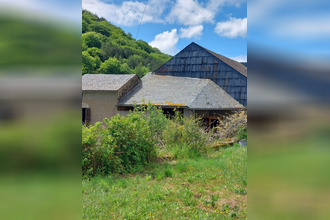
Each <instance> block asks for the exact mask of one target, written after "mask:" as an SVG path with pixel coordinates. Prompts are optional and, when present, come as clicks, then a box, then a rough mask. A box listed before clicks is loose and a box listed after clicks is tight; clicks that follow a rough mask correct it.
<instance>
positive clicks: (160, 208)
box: [82, 147, 247, 219]
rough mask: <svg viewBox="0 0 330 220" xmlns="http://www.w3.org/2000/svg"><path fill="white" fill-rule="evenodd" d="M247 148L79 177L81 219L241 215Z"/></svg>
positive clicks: (244, 211)
mask: <svg viewBox="0 0 330 220" xmlns="http://www.w3.org/2000/svg"><path fill="white" fill-rule="evenodd" d="M246 170H247V148H243V147H229V148H221V149H220V150H219V151H213V152H209V153H208V155H207V156H203V157H197V158H193V159H179V160H176V161H171V162H164V163H151V164H149V165H148V166H147V167H146V168H145V169H144V171H143V172H141V173H138V174H134V175H126V176H122V175H109V176H106V177H101V176H97V177H93V178H90V179H87V178H84V179H83V183H82V188H83V190H82V194H83V218H84V219H246V218H247V195H246V193H247V190H246V188H247V174H246Z"/></svg>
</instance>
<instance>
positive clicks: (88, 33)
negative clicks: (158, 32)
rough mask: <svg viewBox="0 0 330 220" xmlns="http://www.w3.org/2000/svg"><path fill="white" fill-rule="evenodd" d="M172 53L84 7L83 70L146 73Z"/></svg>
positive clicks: (159, 64) (140, 74) (104, 72)
mask: <svg viewBox="0 0 330 220" xmlns="http://www.w3.org/2000/svg"><path fill="white" fill-rule="evenodd" d="M170 58H171V56H169V55H167V54H163V53H161V52H160V51H159V49H157V48H153V47H151V46H150V45H149V44H148V43H147V42H145V41H142V40H135V39H134V38H132V36H131V34H130V33H125V31H123V30H122V29H121V28H119V27H117V26H115V25H113V24H111V23H109V22H108V21H107V20H106V19H104V18H100V17H98V16H97V15H95V14H92V13H91V12H89V11H86V10H83V11H82V74H95V73H102V74H136V75H138V76H139V77H143V76H144V75H145V74H146V73H148V72H151V71H154V70H156V69H157V68H158V67H160V66H161V65H162V64H163V63H165V62H166V61H168V60H169V59H170Z"/></svg>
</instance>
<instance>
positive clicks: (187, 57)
mask: <svg viewBox="0 0 330 220" xmlns="http://www.w3.org/2000/svg"><path fill="white" fill-rule="evenodd" d="M154 74H156V75H167V76H178V77H191V78H200V79H211V80H212V81H213V82H215V83H216V84H217V85H218V86H220V88H222V89H223V90H224V91H225V92H226V93H228V94H229V95H230V96H231V97H232V98H234V99H235V100H237V101H238V102H239V103H240V104H242V105H244V106H247V67H246V66H245V65H243V64H241V63H239V62H237V61H235V60H232V59H229V58H227V57H225V56H222V55H220V54H217V53H215V52H213V51H210V50H208V49H206V48H204V47H202V46H200V45H198V44H196V43H194V42H192V43H190V44H189V45H188V46H186V47H185V48H184V49H183V50H181V51H180V52H179V53H178V54H176V55H175V56H174V57H172V58H171V59H170V60H169V61H167V62H166V63H164V64H163V65H162V66H160V67H159V68H158V69H157V70H155V71H154Z"/></svg>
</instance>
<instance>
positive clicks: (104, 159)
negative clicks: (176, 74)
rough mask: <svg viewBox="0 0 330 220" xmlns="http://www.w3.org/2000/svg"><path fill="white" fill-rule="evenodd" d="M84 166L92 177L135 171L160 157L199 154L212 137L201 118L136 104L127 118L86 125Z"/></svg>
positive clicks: (85, 173) (121, 117)
mask: <svg viewBox="0 0 330 220" xmlns="http://www.w3.org/2000/svg"><path fill="white" fill-rule="evenodd" d="M82 133H83V137H82V147H83V154H82V157H83V158H82V167H83V174H84V175H88V176H94V175H106V174H108V173H132V172H138V171H141V170H142V169H143V167H144V166H145V165H147V164H148V163H149V162H150V161H153V160H154V159H155V158H156V156H157V153H158V156H163V155H171V156H172V157H174V158H189V157H196V156H198V155H200V154H201V153H203V151H204V150H205V149H206V147H207V146H208V144H209V141H210V136H209V134H208V133H206V132H205V131H204V129H203V128H202V126H201V121H200V119H193V118H184V117H182V116H181V115H180V114H179V113H178V112H177V113H176V114H175V116H174V117H173V118H172V119H169V118H167V117H166V116H165V115H164V114H163V112H162V110H161V109H158V108H156V107H154V106H152V105H150V104H149V105H148V106H146V107H135V108H134V110H133V111H132V112H131V113H130V114H129V115H128V116H126V117H124V116H119V115H117V116H114V117H112V118H111V120H109V119H104V122H103V123H100V122H98V123H95V124H94V125H92V126H89V127H83V132H82Z"/></svg>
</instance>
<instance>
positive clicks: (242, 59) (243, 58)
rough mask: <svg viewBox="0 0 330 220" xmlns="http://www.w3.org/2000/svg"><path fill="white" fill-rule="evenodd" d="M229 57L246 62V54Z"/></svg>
mask: <svg viewBox="0 0 330 220" xmlns="http://www.w3.org/2000/svg"><path fill="white" fill-rule="evenodd" d="M230 59H232V60H236V61H237V62H247V56H246V55H240V56H236V57H231V58H230Z"/></svg>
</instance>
